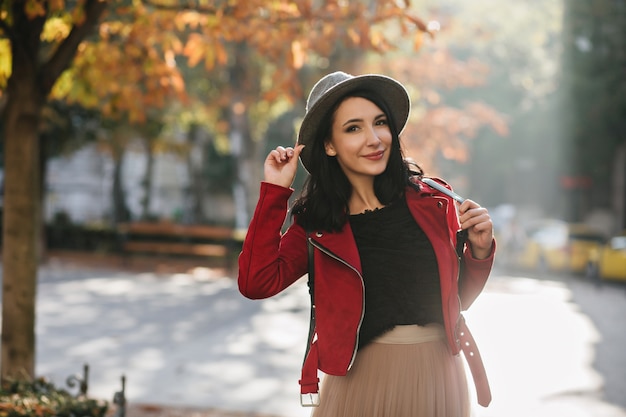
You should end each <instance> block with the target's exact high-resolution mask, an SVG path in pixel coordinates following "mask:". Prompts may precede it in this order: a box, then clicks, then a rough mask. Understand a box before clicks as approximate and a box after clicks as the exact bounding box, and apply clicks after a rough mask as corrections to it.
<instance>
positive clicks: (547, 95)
mask: <svg viewBox="0 0 626 417" xmlns="http://www.w3.org/2000/svg"><path fill="white" fill-rule="evenodd" d="M335 70H342V71H345V72H349V73H352V74H363V73H370V72H375V73H383V74H386V75H389V76H391V77H394V78H396V79H397V80H399V81H400V82H401V83H403V84H404V85H405V86H406V87H407V89H408V90H409V93H410V95H411V99H412V114H411V118H410V120H409V123H408V125H407V127H406V129H405V131H404V132H403V135H402V141H403V146H404V150H405V154H406V156H408V157H411V158H413V159H414V160H415V161H417V162H418V164H420V166H421V167H422V168H423V169H424V171H425V173H426V175H429V176H438V177H442V178H444V179H445V180H446V181H448V182H449V183H450V184H451V185H452V186H453V187H454V189H455V191H457V192H458V193H459V194H461V195H463V196H465V197H468V198H471V199H473V200H475V201H477V202H479V203H480V204H481V205H483V206H485V207H488V208H489V209H490V212H491V216H492V219H493V221H494V226H495V231H496V236H497V239H498V244H499V249H498V250H499V253H498V257H497V261H496V267H497V268H498V269H497V274H496V275H498V276H500V277H501V278H502V277H512V276H515V277H520V276H523V277H530V278H538V277H539V278H545V277H550V279H554V280H555V281H556V282H560V283H565V284H563V285H565V286H567V285H570V284H571V282H575V283H577V284H574V285H582V286H583V287H582V288H587V287H586V286H588V290H589V291H593V288H598V287H597V286H598V285H600V284H601V283H604V284H607V283H608V284H607V285H610V287H609V288H611V289H612V293H613V294H614V293H615V292H617V293H619V294H621V293H622V292H624V286H623V285H624V284H623V282H626V73H625V70H626V1H624V0H596V1H589V0H567V1H540V0H527V1H524V2H519V1H512V0H505V1H498V2H495V1H490V0H473V1H471V2H467V1H459V0H420V1H385V0H363V1H357V2H347V1H311V0H294V1H286V0H285V1H260V0H251V1H218V0H216V1H208V0H192V1H188V2H178V1H173V0H143V1H132V2H131V1H123V0H120V1H92V0H87V1H85V2H78V3H76V2H71V1H63V0H60V1H46V0H29V1H26V2H17V1H14V2H12V1H9V2H3V3H2V4H1V5H0V112H1V113H2V115H3V118H2V119H1V120H0V127H1V130H0V139H1V140H2V143H1V145H2V147H1V149H0V152H1V154H0V155H1V158H0V185H1V187H2V190H3V193H2V201H0V206H1V208H2V214H3V222H2V228H3V233H2V247H3V261H2V262H3V299H2V305H3V314H2V320H3V338H2V342H3V356H2V362H1V365H2V369H3V371H2V373H3V376H6V375H14V374H15V372H17V371H16V370H17V369H18V368H19V369H26V373H27V374H29V375H31V376H32V375H35V374H36V373H37V371H36V370H35V362H36V357H37V356H38V355H39V357H42V356H45V355H46V353H45V349H46V347H45V346H44V347H41V349H39V348H38V349H37V354H35V350H36V349H35V337H30V336H28V335H34V334H35V333H40V332H41V330H39V331H35V330H36V324H35V323H36V321H35V304H36V296H35V294H36V292H37V291H36V286H37V284H36V283H37V281H38V280H39V281H40V282H41V280H42V279H43V278H42V277H46V276H49V275H46V274H47V272H46V271H48V270H46V269H45V268H49V267H50V265H51V262H52V264H53V265H56V264H54V262H57V261H59V260H63V259H65V260H67V259H71V260H73V261H76V260H78V259H88V263H89V262H90V264H89V265H90V266H91V267H93V266H94V265H95V266H97V267H98V268H101V267H115V268H118V269H125V270H133V271H137V270H142V271H145V270H150V271H152V272H154V271H155V270H156V268H157V267H159V268H161V269H159V271H157V272H161V273H162V272H163V271H165V272H169V271H173V270H177V271H180V270H181V269H182V270H184V271H186V272H188V271H190V270H192V269H193V268H196V269H197V268H198V267H201V268H218V269H217V270H219V271H223V272H221V273H222V274H223V275H227V276H230V277H231V278H232V277H234V276H236V256H237V253H238V250H239V247H240V244H241V240H242V237H243V236H244V234H245V231H246V228H247V225H248V222H249V220H250V217H251V214H252V212H253V210H254V206H255V204H256V200H257V197H258V188H259V181H260V180H261V179H262V164H263V160H264V159H265V156H266V154H267V152H268V151H269V150H270V149H272V148H275V147H276V146H278V145H283V146H287V145H291V144H293V143H294V142H295V138H296V135H297V130H298V126H299V123H300V120H301V118H302V116H303V114H304V105H305V100H306V96H307V94H308V92H309V90H310V89H311V87H312V86H313V84H314V83H315V82H316V81H317V80H318V79H319V78H320V77H322V76H323V75H325V74H327V73H329V72H332V71H335ZM304 178H305V171H304V170H303V169H302V170H301V172H299V174H298V176H297V178H296V182H295V184H294V188H296V189H299V188H300V187H301V185H302V182H303V180H304ZM59 262H60V261H59ZM40 268H44V269H43V272H41V271H40ZM48 272H49V271H48ZM204 273H205V274H206V271H205V272H204ZM73 274H74V272H72V273H70V274H69V275H71V276H72V277H73V278H72V280H74V279H80V277H79V276H80V274H79V275H78V276H76V275H73ZM208 274H209V275H208V276H210V277H213V276H215V272H211V273H208ZM69 275H68V276H69ZM87 275H88V274H87V273H86V275H85V276H87ZM53 276H56V275H54V274H53ZM202 276H206V275H202ZM55 279H57V278H55ZM58 279H61V278H58ZM53 281H54V279H53ZM513 287H514V288H518V287H515V286H513ZM576 288H577V289H576V290H577V291H578V290H580V288H579V287H576ZM569 290H570V291H574V290H572V289H571V288H570V289H569ZM580 291H581V292H580V293H581V294H586V292H585V291H587V289H584V290H580ZM20 297H23V298H20ZM583 298H584V297H583ZM584 300H587V301H588V300H589V298H584ZM611 300H613V299H611ZM579 301H580V300H579ZM605 302H607V301H606V300H604V299H602V298H599V299H595V298H594V301H593V303H591V304H590V305H592V306H598V305H603V303H605ZM611 303H615V304H614V305H615V306H617V307H615V308H616V309H617V310H616V311H621V310H619V309H622V308H623V304H624V299H623V298H618V299H617V300H616V301H611ZM592 308H594V311H596V310H595V307H592ZM607 308H608V307H607ZM611 311H613V310H611ZM217 314H219V313H217ZM622 317H623V316H622ZM611 320H613V321H611V322H610V323H611V324H607V327H608V328H611V329H612V328H613V323H615V326H621V328H623V323H622V322H621V321H619V319H618V318H617V317H616V316H613V317H612V318H611ZM9 321H10V323H12V324H14V325H9V324H8V322H9ZM24 334H26V335H27V336H25V337H22V335H24ZM44 339H45V337H44ZM72 343H74V342H72ZM46 346H47V345H46ZM612 346H616V345H612ZM16 350H17V351H19V352H22V353H23V354H20V355H18V356H10V352H14V351H16ZM18 357H19V358H18ZM611 357H612V358H613V357H616V356H611ZM9 358H13V359H11V361H12V362H11V364H9ZM15 358H18V359H15ZM50 360H51V361H54V360H56V359H54V358H50ZM13 365H15V366H13ZM18 365H19V366H18ZM614 365H615V364H614ZM620 366H621V368H620V367H618V368H617V369H618V371H617V372H619V373H620V375H621V377H617V376H615V374H611V375H612V376H611V378H610V381H611V383H612V384H613V385H611V386H613V387H615V388H614V389H612V388H607V389H608V391H607V392H609V393H610V396H611V397H610V399H611V401H612V402H613V403H619V400H616V398H622V399H623V398H624V397H625V396H624V393H625V392H626V391H623V389H626V387H625V385H626V384H624V380H626V377H625V376H624V375H626V364H624V362H623V361H622V362H620ZM44 368H45V366H44ZM608 368H611V366H608ZM608 368H607V369H608ZM45 369H48V368H45ZM613 371H615V369H613ZM20 372H21V371H20ZM621 406H626V404H623V402H622V403H621ZM536 415H538V414H536ZM555 415H556V414H555ZM597 415H599V414H596V416H597ZM607 415H609V414H607ZM614 415H617V414H614Z"/></svg>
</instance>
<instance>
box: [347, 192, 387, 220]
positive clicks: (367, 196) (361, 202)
mask: <svg viewBox="0 0 626 417" xmlns="http://www.w3.org/2000/svg"><path fill="white" fill-rule="evenodd" d="M348 205H349V207H350V213H351V214H358V213H363V212H364V211H365V210H375V209H378V208H382V207H383V204H382V203H381V202H380V201H379V200H378V197H376V194H375V193H374V187H373V186H371V187H360V188H353V189H352V195H351V196H350V201H349V203H348Z"/></svg>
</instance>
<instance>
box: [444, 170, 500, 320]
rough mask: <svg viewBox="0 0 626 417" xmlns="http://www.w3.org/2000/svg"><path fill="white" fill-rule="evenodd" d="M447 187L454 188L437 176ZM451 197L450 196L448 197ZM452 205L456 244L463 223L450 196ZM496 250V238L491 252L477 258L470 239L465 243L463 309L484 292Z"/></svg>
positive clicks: (461, 284)
mask: <svg viewBox="0 0 626 417" xmlns="http://www.w3.org/2000/svg"><path fill="white" fill-rule="evenodd" d="M436 180H437V181H439V182H441V183H442V184H443V185H444V186H445V187H446V188H448V189H450V190H452V187H451V186H450V185H449V184H447V183H446V182H445V181H443V180H441V179H439V178H436ZM448 198H449V197H448ZM449 203H450V206H451V207H455V210H449V212H448V225H450V235H451V238H452V241H453V242H454V244H455V246H456V238H457V234H456V232H457V231H458V230H460V229H461V223H460V221H459V214H458V209H456V208H457V205H456V203H455V202H454V200H452V199H450V198H449ZM495 250H496V241H495V239H494V240H493V241H492V244H491V253H490V254H489V256H488V257H487V258H485V259H476V258H474V257H473V256H472V249H471V244H470V243H469V241H468V242H467V243H466V244H465V247H464V249H463V256H462V259H461V265H460V267H461V272H460V275H459V282H458V285H459V298H460V300H461V309H462V310H467V309H468V308H469V307H470V306H471V305H472V303H473V302H474V301H475V300H476V298H477V297H478V295H480V293H481V292H482V290H483V288H484V287H485V284H486V283H487V279H488V278H489V274H490V273H491V267H492V265H493V261H494V255H495Z"/></svg>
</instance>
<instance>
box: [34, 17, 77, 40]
mask: <svg viewBox="0 0 626 417" xmlns="http://www.w3.org/2000/svg"><path fill="white" fill-rule="evenodd" d="M69 20H70V19H69V18H68V17H67V16H64V17H51V18H49V19H48V20H46V24H45V25H44V28H43V32H42V33H41V39H42V40H44V41H47V42H60V41H62V40H63V39H65V38H66V37H67V35H69V33H70V30H71V29H72V26H71V22H70V21H69Z"/></svg>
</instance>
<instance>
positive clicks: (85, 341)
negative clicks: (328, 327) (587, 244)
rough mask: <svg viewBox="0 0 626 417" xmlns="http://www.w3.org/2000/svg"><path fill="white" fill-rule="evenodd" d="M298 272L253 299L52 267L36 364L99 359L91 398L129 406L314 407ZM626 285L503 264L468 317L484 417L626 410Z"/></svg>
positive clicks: (67, 369) (73, 366) (610, 415)
mask: <svg viewBox="0 0 626 417" xmlns="http://www.w3.org/2000/svg"><path fill="white" fill-rule="evenodd" d="M308 303H309V301H308V293H307V288H306V285H305V284H304V281H299V282H298V283H297V284H296V285H294V286H293V287H292V288H290V289H289V290H287V291H285V292H284V293H283V294H280V295H279V296H277V297H275V298H272V299H268V300H264V301H251V300H247V299H245V298H243V297H242V296H241V295H240V294H239V293H238V291H237V287H236V281H235V280H234V279H233V277H232V276H230V277H229V276H225V274H224V273H221V272H220V271H215V270H211V269H206V268H196V269H195V270H193V271H190V272H189V273H185V274H154V273H142V274H136V273H130V272H122V271H114V270H105V269H101V270H94V269H84V268H68V267H64V266H59V265H56V266H55V265H50V266H46V267H44V268H42V270H41V274H40V284H39V293H38V303H37V308H38V313H37V314H38V324H37V337H38V339H37V373H38V374H39V375H42V376H46V377H49V378H50V379H52V380H53V381H55V382H57V383H58V384H60V385H63V384H65V379H66V377H67V376H69V375H71V374H75V373H80V372H81V370H82V366H83V364H84V363H89V365H90V376H89V394H90V396H93V397H101V398H104V399H107V400H109V401H110V400H111V399H112V397H113V393H114V392H116V391H118V390H120V388H121V382H120V377H121V375H125V376H126V396H127V399H128V401H129V403H136V404H138V403H148V404H163V405H185V406H194V407H213V408H217V409H224V410H235V411H244V412H252V411H255V412H260V413H268V414H274V415H277V416H284V417H287V416H290V417H294V416H308V415H309V413H310V410H308V409H303V408H301V407H300V404H299V395H298V393H299V391H298V390H299V386H298V379H299V376H300V375H299V368H300V365H301V362H302V354H303V352H304V343H305V339H306V334H307V331H308ZM624 317H626V285H607V284H605V285H602V286H596V285H595V284H594V283H591V282H587V281H586V280H584V279H583V278H578V277H572V278H569V277H559V276H554V277H543V278H542V279H536V278H532V277H528V276H524V275H523V274H515V275H514V274H506V273H503V272H501V271H498V270H495V271H494V273H493V274H492V277H491V279H490V281H489V283H488V285H487V288H486V289H485V291H484V292H483V294H482V295H481V296H480V297H479V299H478V300H477V301H476V303H475V304H474V305H473V306H472V308H471V309H470V311H468V312H467V313H466V319H467V322H468V324H469V327H470V328H471V329H472V331H473V333H474V336H475V338H476V340H477V343H478V344H479V347H480V350H481V353H482V356H483V359H484V361H485V365H486V367H487V372H488V375H489V378H490V381H491V385H492V391H493V402H492V404H491V405H490V406H489V407H488V408H482V407H480V406H478V405H476V407H475V411H474V415H475V416H476V417H496V416H497V417H500V416H506V417H516V416H520V417H521V416H524V417H528V416H533V417H543V416H546V417H548V416H550V417H555V416H568V417H577V416H581V417H583V416H584V417H626V399H625V398H626V395H625V393H626V362H625V361H626V359H625V357H624V355H623V346H624V345H625V343H626V334H624V332H623V329H624V324H623V323H624V322H623V320H624Z"/></svg>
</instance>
